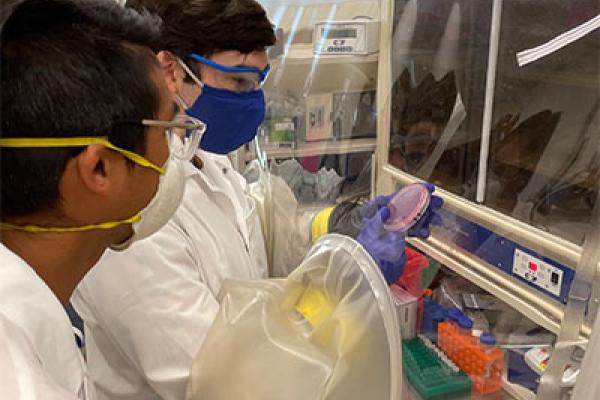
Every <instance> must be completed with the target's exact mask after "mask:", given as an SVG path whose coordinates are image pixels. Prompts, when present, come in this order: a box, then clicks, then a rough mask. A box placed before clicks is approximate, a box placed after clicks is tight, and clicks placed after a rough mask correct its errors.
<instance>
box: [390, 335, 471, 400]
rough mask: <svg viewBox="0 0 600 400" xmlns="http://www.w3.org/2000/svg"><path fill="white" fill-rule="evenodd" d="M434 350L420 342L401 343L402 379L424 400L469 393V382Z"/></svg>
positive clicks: (468, 379)
mask: <svg viewBox="0 0 600 400" xmlns="http://www.w3.org/2000/svg"><path fill="white" fill-rule="evenodd" d="M442 357H444V358H445V356H443V354H442V353H441V351H440V350H439V349H437V347H432V346H427V345H426V344H425V342H423V341H422V339H420V338H415V339H410V340H404V341H402V364H403V367H404V368H403V370H404V373H405V374H406V378H407V379H408V381H409V382H410V383H411V385H412V386H413V388H414V389H415V390H416V391H417V392H418V393H419V395H420V396H421V397H422V398H423V399H424V400H444V399H448V398H455V396H457V395H463V394H468V393H469V392H470V391H471V379H470V378H469V377H468V376H467V375H466V374H465V373H464V372H462V371H460V370H459V369H458V368H456V366H450V365H448V363H447V362H445V361H444V360H443V359H442Z"/></svg>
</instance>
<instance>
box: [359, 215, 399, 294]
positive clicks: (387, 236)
mask: <svg viewBox="0 0 600 400" xmlns="http://www.w3.org/2000/svg"><path fill="white" fill-rule="evenodd" d="M389 217H390V209H389V208H388V207H387V206H385V205H384V206H381V207H380V208H379V210H377V211H376V212H375V215H373V216H372V217H371V218H368V217H367V218H365V219H364V220H363V225H362V228H361V230H360V232H359V234H358V238H357V240H358V242H359V243H360V244H362V246H363V247H364V248H365V250H367V252H368V253H369V254H370V255H371V257H373V259H374V260H375V262H376V263H377V265H378V266H379V268H380V269H381V272H382V274H383V277H384V278H385V280H386V282H387V283H388V285H391V284H393V283H394V282H396V281H397V280H398V278H400V276H401V275H402V272H404V266H405V264H406V254H405V253H404V248H405V240H404V234H402V233H398V232H388V231H386V230H385V229H384V228H383V224H384V222H385V221H386V220H387V219H388V218H389Z"/></svg>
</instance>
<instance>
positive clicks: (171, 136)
mask: <svg viewBox="0 0 600 400" xmlns="http://www.w3.org/2000/svg"><path fill="white" fill-rule="evenodd" d="M142 125H144V126H148V127H152V126H153V127H159V128H166V129H165V134H166V135H167V143H168V144H169V150H170V152H171V155H173V157H175V158H178V159H180V160H183V161H189V160H191V159H192V157H193V156H194V153H195V152H196V149H197V148H198V145H199V144H200V139H202V135H203V134H204V131H206V124H205V123H204V122H202V121H200V120H199V119H197V118H194V117H190V116H188V115H185V114H178V115H176V116H175V118H173V120H172V121H156V120H152V119H145V120H142Z"/></svg>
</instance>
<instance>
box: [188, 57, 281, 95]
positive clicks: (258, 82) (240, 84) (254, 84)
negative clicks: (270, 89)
mask: <svg viewBox="0 0 600 400" xmlns="http://www.w3.org/2000/svg"><path fill="white" fill-rule="evenodd" d="M190 58H191V59H193V60H195V61H198V62H200V63H202V64H204V65H208V66H209V67H211V68H214V69H216V70H218V71H221V72H225V73H226V74H227V78H228V80H229V81H231V82H232V83H233V85H234V87H235V88H236V89H235V91H236V92H241V93H244V92H251V91H254V90H257V89H260V88H261V86H262V85H263V83H264V82H265V80H266V79H267V76H268V75H269V71H270V70H271V66H270V65H267V66H266V67H265V69H259V68H254V67H230V66H227V65H222V64H218V63H216V62H214V61H212V60H209V59H208V58H205V57H202V56H200V55H198V54H194V53H192V54H190ZM181 64H182V66H183V68H184V69H185V70H186V72H187V73H188V74H189V75H190V76H191V77H192V79H194V81H196V83H198V84H199V85H200V86H202V83H201V82H200V80H199V79H198V78H197V77H196V75H195V74H194V73H193V72H192V71H191V70H190V69H189V67H187V65H185V63H183V62H182V63H181ZM226 86H229V85H226Z"/></svg>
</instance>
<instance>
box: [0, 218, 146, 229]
mask: <svg viewBox="0 0 600 400" xmlns="http://www.w3.org/2000/svg"><path fill="white" fill-rule="evenodd" d="M141 219H142V216H141V215H139V214H138V215H136V216H133V217H131V218H128V219H124V220H122V221H113V222H103V223H101V224H95V225H85V226H75V227H70V228H46V227H43V226H35V225H23V226H20V225H13V224H8V223H6V222H0V230H7V231H22V232H29V233H47V232H52V233H73V232H84V231H91V230H95V229H112V228H116V227H117V226H119V225H124V224H133V223H135V222H139V221H141Z"/></svg>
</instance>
